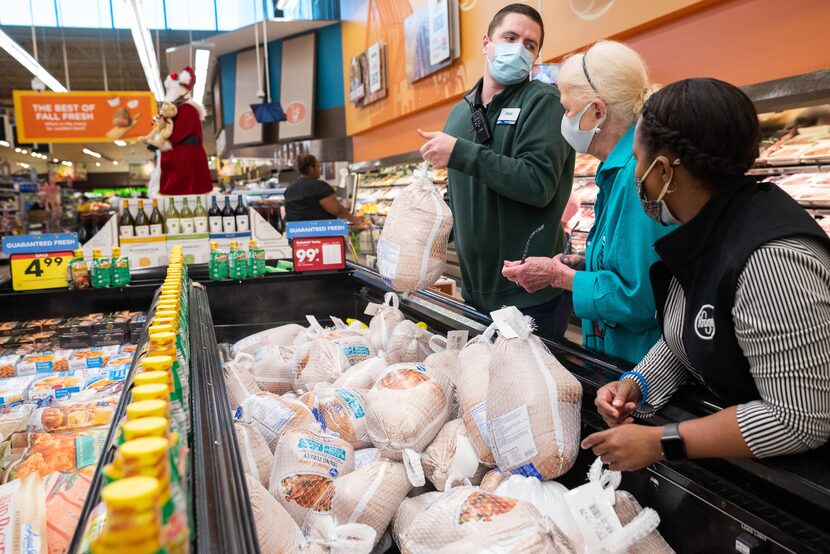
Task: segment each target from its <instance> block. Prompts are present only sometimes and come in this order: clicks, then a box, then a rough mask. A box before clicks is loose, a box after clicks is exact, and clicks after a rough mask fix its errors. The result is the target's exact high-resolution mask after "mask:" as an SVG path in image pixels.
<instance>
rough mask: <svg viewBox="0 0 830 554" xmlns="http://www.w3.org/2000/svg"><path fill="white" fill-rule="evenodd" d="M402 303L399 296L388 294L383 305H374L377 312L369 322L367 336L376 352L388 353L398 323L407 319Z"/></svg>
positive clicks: (392, 293)
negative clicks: (390, 339) (401, 308)
mask: <svg viewBox="0 0 830 554" xmlns="http://www.w3.org/2000/svg"><path fill="white" fill-rule="evenodd" d="M400 302H401V301H400V298H399V297H398V295H397V294H395V293H394V292H387V293H386V296H385V297H384V302H383V304H382V305H380V306H378V305H377V304H375V305H374V306H375V308H374V309H375V310H376V311H375V312H374V315H373V316H372V319H371V321H369V332H368V334H367V335H366V336H367V338H368V339H369V342H370V343H371V345H372V348H374V349H375V351H376V352H381V351H386V348H387V346H388V344H389V337H391V336H392V331H394V330H395V327H397V326H398V323H400V322H401V321H403V320H404V319H406V318H405V317H404V315H403V312H402V311H401V310H400V308H399V306H400ZM367 311H368V308H367Z"/></svg>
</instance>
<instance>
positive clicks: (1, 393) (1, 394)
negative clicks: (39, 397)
mask: <svg viewBox="0 0 830 554" xmlns="http://www.w3.org/2000/svg"><path fill="white" fill-rule="evenodd" d="M35 379H36V377H34V376H29V377H12V378H10V379H2V380H0V411H3V412H7V411H9V410H11V409H13V408H15V407H16V406H20V405H21V404H23V402H24V401H26V398H27V397H26V391H28V389H29V386H30V385H31V384H32V382H33V381H34V380H35Z"/></svg>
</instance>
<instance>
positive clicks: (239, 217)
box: [234, 194, 250, 233]
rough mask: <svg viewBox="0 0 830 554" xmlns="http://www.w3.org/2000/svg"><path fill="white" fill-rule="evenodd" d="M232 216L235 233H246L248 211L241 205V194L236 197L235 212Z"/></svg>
mask: <svg viewBox="0 0 830 554" xmlns="http://www.w3.org/2000/svg"><path fill="white" fill-rule="evenodd" d="M234 215H235V216H236V230H237V232H239V233H241V232H243V231H247V230H248V229H249V228H250V225H249V221H248V209H247V208H246V207H245V204H243V203H242V195H241V194H239V195H237V196H236V210H235V211H234Z"/></svg>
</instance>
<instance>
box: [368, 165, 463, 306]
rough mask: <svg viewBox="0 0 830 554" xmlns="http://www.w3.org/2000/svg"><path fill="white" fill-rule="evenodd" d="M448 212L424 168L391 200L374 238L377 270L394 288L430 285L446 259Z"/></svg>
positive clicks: (439, 274) (418, 287)
mask: <svg viewBox="0 0 830 554" xmlns="http://www.w3.org/2000/svg"><path fill="white" fill-rule="evenodd" d="M451 231H452V212H451V211H450V208H449V206H448V205H447V203H446V202H444V199H443V198H442V197H441V195H440V194H439V193H438V189H437V188H436V187H435V185H433V184H432V180H431V179H430V177H429V175H428V173H427V171H426V168H423V169H422V170H419V171H416V172H415V178H414V181H413V183H412V184H411V185H409V186H407V187H406V188H404V189H403V190H401V192H400V193H399V194H398V195H397V196H396V197H395V199H394V200H393V201H392V207H391V208H390V209H389V215H388V216H387V217H386V220H385V221H384V224H383V231H382V233H381V235H380V239H379V240H378V271H379V272H380V274H381V276H382V277H383V278H384V279H386V280H387V281H388V282H389V283H390V284H391V285H392V287H393V288H394V289H395V290H399V291H406V292H409V291H414V290H419V289H423V288H426V287H431V286H432V285H434V284H435V283H436V282H437V281H438V279H440V278H441V275H442V274H443V273H444V268H445V266H446V261H447V243H448V242H449V237H450V232H451Z"/></svg>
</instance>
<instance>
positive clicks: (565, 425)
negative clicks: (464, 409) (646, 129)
mask: <svg viewBox="0 0 830 554" xmlns="http://www.w3.org/2000/svg"><path fill="white" fill-rule="evenodd" d="M491 315H492V317H493V321H494V323H495V324H496V326H497V328H498V331H499V338H498V339H497V340H496V344H495V347H494V349H493V355H492V357H491V358H490V366H489V373H490V383H489V390H488V393H487V408H486V409H487V426H488V429H489V431H490V438H491V447H492V450H493V455H494V456H495V459H496V463H497V465H498V467H499V469H501V470H502V471H509V472H511V473H516V474H518V475H526V476H529V477H537V478H539V479H542V480H545V479H555V478H556V477H559V476H560V475H562V474H564V473H565V472H567V471H568V470H569V469H570V468H571V466H573V464H574V462H575V461H576V457H577V454H578V453H579V432H580V417H581V416H580V408H581V406H582V385H581V384H580V383H579V381H577V379H576V378H575V377H574V376H573V375H571V373H570V372H569V371H568V370H566V369H565V368H564V367H562V364H560V363H559V361H558V360H557V359H556V358H555V357H554V356H553V354H551V353H550V352H549V351H548V349H547V348H546V347H545V345H544V344H543V343H542V341H541V339H539V338H538V337H537V336H536V335H534V334H533V332H532V331H533V328H532V320H531V319H530V318H527V317H525V316H523V315H522V314H521V312H520V311H519V310H518V309H517V308H515V307H510V308H504V309H502V310H498V311H495V312H493V313H492V314H491Z"/></svg>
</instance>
